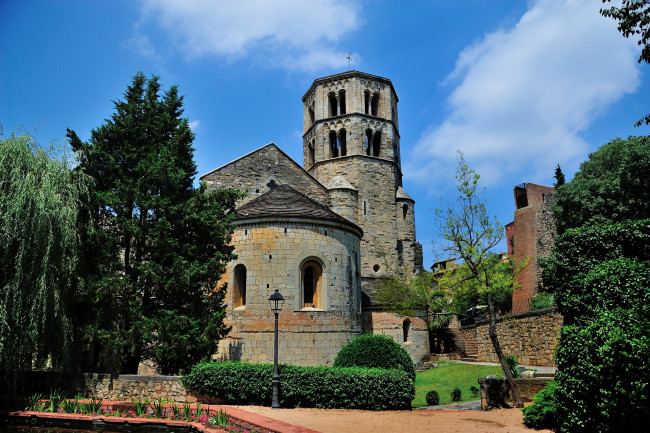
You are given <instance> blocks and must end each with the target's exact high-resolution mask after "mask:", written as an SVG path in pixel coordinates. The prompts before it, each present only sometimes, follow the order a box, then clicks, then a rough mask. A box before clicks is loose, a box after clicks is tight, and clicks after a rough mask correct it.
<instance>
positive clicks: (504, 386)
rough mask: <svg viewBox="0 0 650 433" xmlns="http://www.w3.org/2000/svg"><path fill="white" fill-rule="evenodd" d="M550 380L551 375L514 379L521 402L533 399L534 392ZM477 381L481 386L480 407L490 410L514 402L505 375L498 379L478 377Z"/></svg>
mask: <svg viewBox="0 0 650 433" xmlns="http://www.w3.org/2000/svg"><path fill="white" fill-rule="evenodd" d="M552 381H553V378H551V377H535V378H530V379H523V378H522V379H515V382H516V383H517V386H518V387H519V393H520V394H521V400H522V401H523V402H528V401H533V397H534V396H535V394H537V393H538V392H540V391H541V390H543V389H544V388H546V385H548V384H549V383H550V382H552ZM478 383H479V385H480V386H481V409H483V410H490V409H496V408H499V407H507V406H508V405H512V404H514V400H513V399H512V393H511V392H510V386H509V385H508V381H507V380H506V378H505V377H502V378H500V379H494V378H490V377H488V378H486V379H479V380H478Z"/></svg>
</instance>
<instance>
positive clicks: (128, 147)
mask: <svg viewBox="0 0 650 433" xmlns="http://www.w3.org/2000/svg"><path fill="white" fill-rule="evenodd" d="M182 101H183V98H182V97H181V96H179V95H178V89H177V88H176V86H172V87H171V88H170V89H169V90H168V91H166V92H164V94H163V95H160V84H159V83H158V77H155V76H154V77H152V78H150V79H147V78H145V77H144V76H143V75H142V74H141V73H139V74H137V75H136V76H135V77H134V78H133V81H132V83H131V85H129V86H128V87H127V90H126V92H125V93H124V100H123V101H117V102H115V113H114V114H113V115H112V116H111V118H110V119H108V120H106V121H105V123H104V124H103V125H101V126H100V127H99V128H97V129H94V130H93V131H92V133H91V138H90V140H89V141H88V142H86V143H84V142H82V141H81V140H80V139H79V138H78V136H77V134H76V133H75V132H73V131H70V130H68V138H69V139H70V142H71V144H72V146H73V148H74V149H75V150H77V151H79V152H80V155H81V163H80V165H79V170H81V171H82V172H84V173H86V174H88V175H89V176H91V177H92V178H93V179H94V180H95V187H94V188H93V190H92V193H91V197H90V201H89V207H90V209H91V215H90V220H89V221H88V230H87V231H86V232H85V233H84V244H83V263H82V264H83V269H82V271H83V276H84V280H85V282H86V285H85V289H86V292H85V293H86V296H87V299H88V301H89V302H92V304H93V305H94V307H95V308H94V310H92V311H88V313H90V314H88V315H87V316H86V317H85V318H84V319H85V320H84V321H82V323H80V325H83V328H82V329H83V330H84V332H85V337H86V338H87V340H88V343H89V344H90V347H91V348H92V347H95V346H96V345H97V344H98V345H99V348H100V349H101V352H100V357H99V365H98V367H99V368H100V369H104V370H112V371H121V370H124V371H134V370H135V369H136V367H137V364H138V362H139V361H140V360H141V359H143V358H144V359H153V360H154V361H155V362H156V364H157V365H158V366H159V367H160V369H161V372H163V373H172V374H174V373H177V372H178V371H179V370H183V369H185V368H187V367H188V366H189V365H192V364H194V363H196V362H197V361H199V359H201V358H203V357H205V356H207V355H210V354H211V353H214V352H215V351H216V349H217V344H218V340H219V339H220V338H221V337H222V336H224V335H225V334H226V333H227V332H228V328H227V327H226V326H225V325H224V323H223V319H224V306H223V296H224V288H223V287H221V288H220V289H215V286H216V285H217V281H218V280H219V277H220V275H221V274H222V273H223V272H224V270H225V266H226V264H227V263H228V261H230V260H231V259H232V258H233V247H232V246H229V243H230V236H231V234H232V230H233V225H232V218H233V216H234V214H233V211H234V208H235V202H236V200H237V199H238V198H239V197H240V194H239V193H238V192H237V191H235V190H230V189H222V190H217V191H214V192H208V191H207V190H206V187H205V186H204V185H202V186H201V187H199V188H194V187H193V182H194V176H195V175H196V165H195V163H194V160H193V152H194V149H193V148H192V142H193V140H194V134H193V133H192V131H191V130H190V128H189V125H188V121H187V119H185V118H183V117H182V114H183V109H182V106H183V103H182Z"/></svg>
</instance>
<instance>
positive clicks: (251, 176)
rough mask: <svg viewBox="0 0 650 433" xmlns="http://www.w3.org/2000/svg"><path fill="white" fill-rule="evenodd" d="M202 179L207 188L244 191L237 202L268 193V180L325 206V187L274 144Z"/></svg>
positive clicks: (241, 202)
mask: <svg viewBox="0 0 650 433" xmlns="http://www.w3.org/2000/svg"><path fill="white" fill-rule="evenodd" d="M201 180H202V181H205V182H206V183H207V184H208V189H214V188H224V187H229V188H238V189H241V190H242V191H247V192H248V194H247V195H246V197H244V198H243V199H242V200H241V201H240V202H239V203H238V205H242V204H245V203H248V202H249V201H251V200H253V199H255V198H257V197H259V196H260V195H262V194H264V193H266V192H268V191H269V190H270V188H269V184H270V182H271V181H273V182H275V183H276V184H278V185H281V184H282V185H290V186H291V187H292V188H294V189H296V190H298V191H300V192H301V193H303V194H305V195H306V196H307V197H309V198H311V199H312V200H314V201H316V202H318V203H320V204H322V205H327V198H328V197H327V189H326V188H325V187H324V186H323V185H321V184H320V182H318V181H317V180H316V179H314V178H313V177H312V176H311V175H310V174H309V173H307V172H306V171H305V170H303V168H302V167H301V166H300V165H298V164H297V163H296V162H295V161H294V160H292V159H291V158H290V157H289V156H288V155H287V154H286V153H284V152H283V151H282V150H280V148H279V147H277V146H276V145H275V144H273V143H270V144H267V145H266V146H264V147H262V148H260V149H257V150H255V151H253V152H251V153H249V154H248V155H244V156H242V157H241V158H238V159H236V160H234V161H232V162H230V163H228V164H226V165H224V166H222V167H219V168H217V169H214V170H212V171H211V172H209V173H207V174H204V175H203V176H201Z"/></svg>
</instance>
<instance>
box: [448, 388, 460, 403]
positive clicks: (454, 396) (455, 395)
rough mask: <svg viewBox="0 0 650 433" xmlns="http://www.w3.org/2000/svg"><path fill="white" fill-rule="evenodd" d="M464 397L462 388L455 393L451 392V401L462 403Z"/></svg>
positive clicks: (454, 391)
mask: <svg viewBox="0 0 650 433" xmlns="http://www.w3.org/2000/svg"><path fill="white" fill-rule="evenodd" d="M462 395H463V393H462V392H461V390H460V388H454V389H453V391H451V401H460V399H461V398H462Z"/></svg>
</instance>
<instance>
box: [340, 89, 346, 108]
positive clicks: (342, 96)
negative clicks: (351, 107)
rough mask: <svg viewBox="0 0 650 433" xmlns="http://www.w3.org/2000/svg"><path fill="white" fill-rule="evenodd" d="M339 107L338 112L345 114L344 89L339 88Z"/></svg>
mask: <svg viewBox="0 0 650 433" xmlns="http://www.w3.org/2000/svg"><path fill="white" fill-rule="evenodd" d="M339 107H340V108H341V109H340V110H339V114H345V113H346V109H345V90H343V89H341V90H339Z"/></svg>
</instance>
